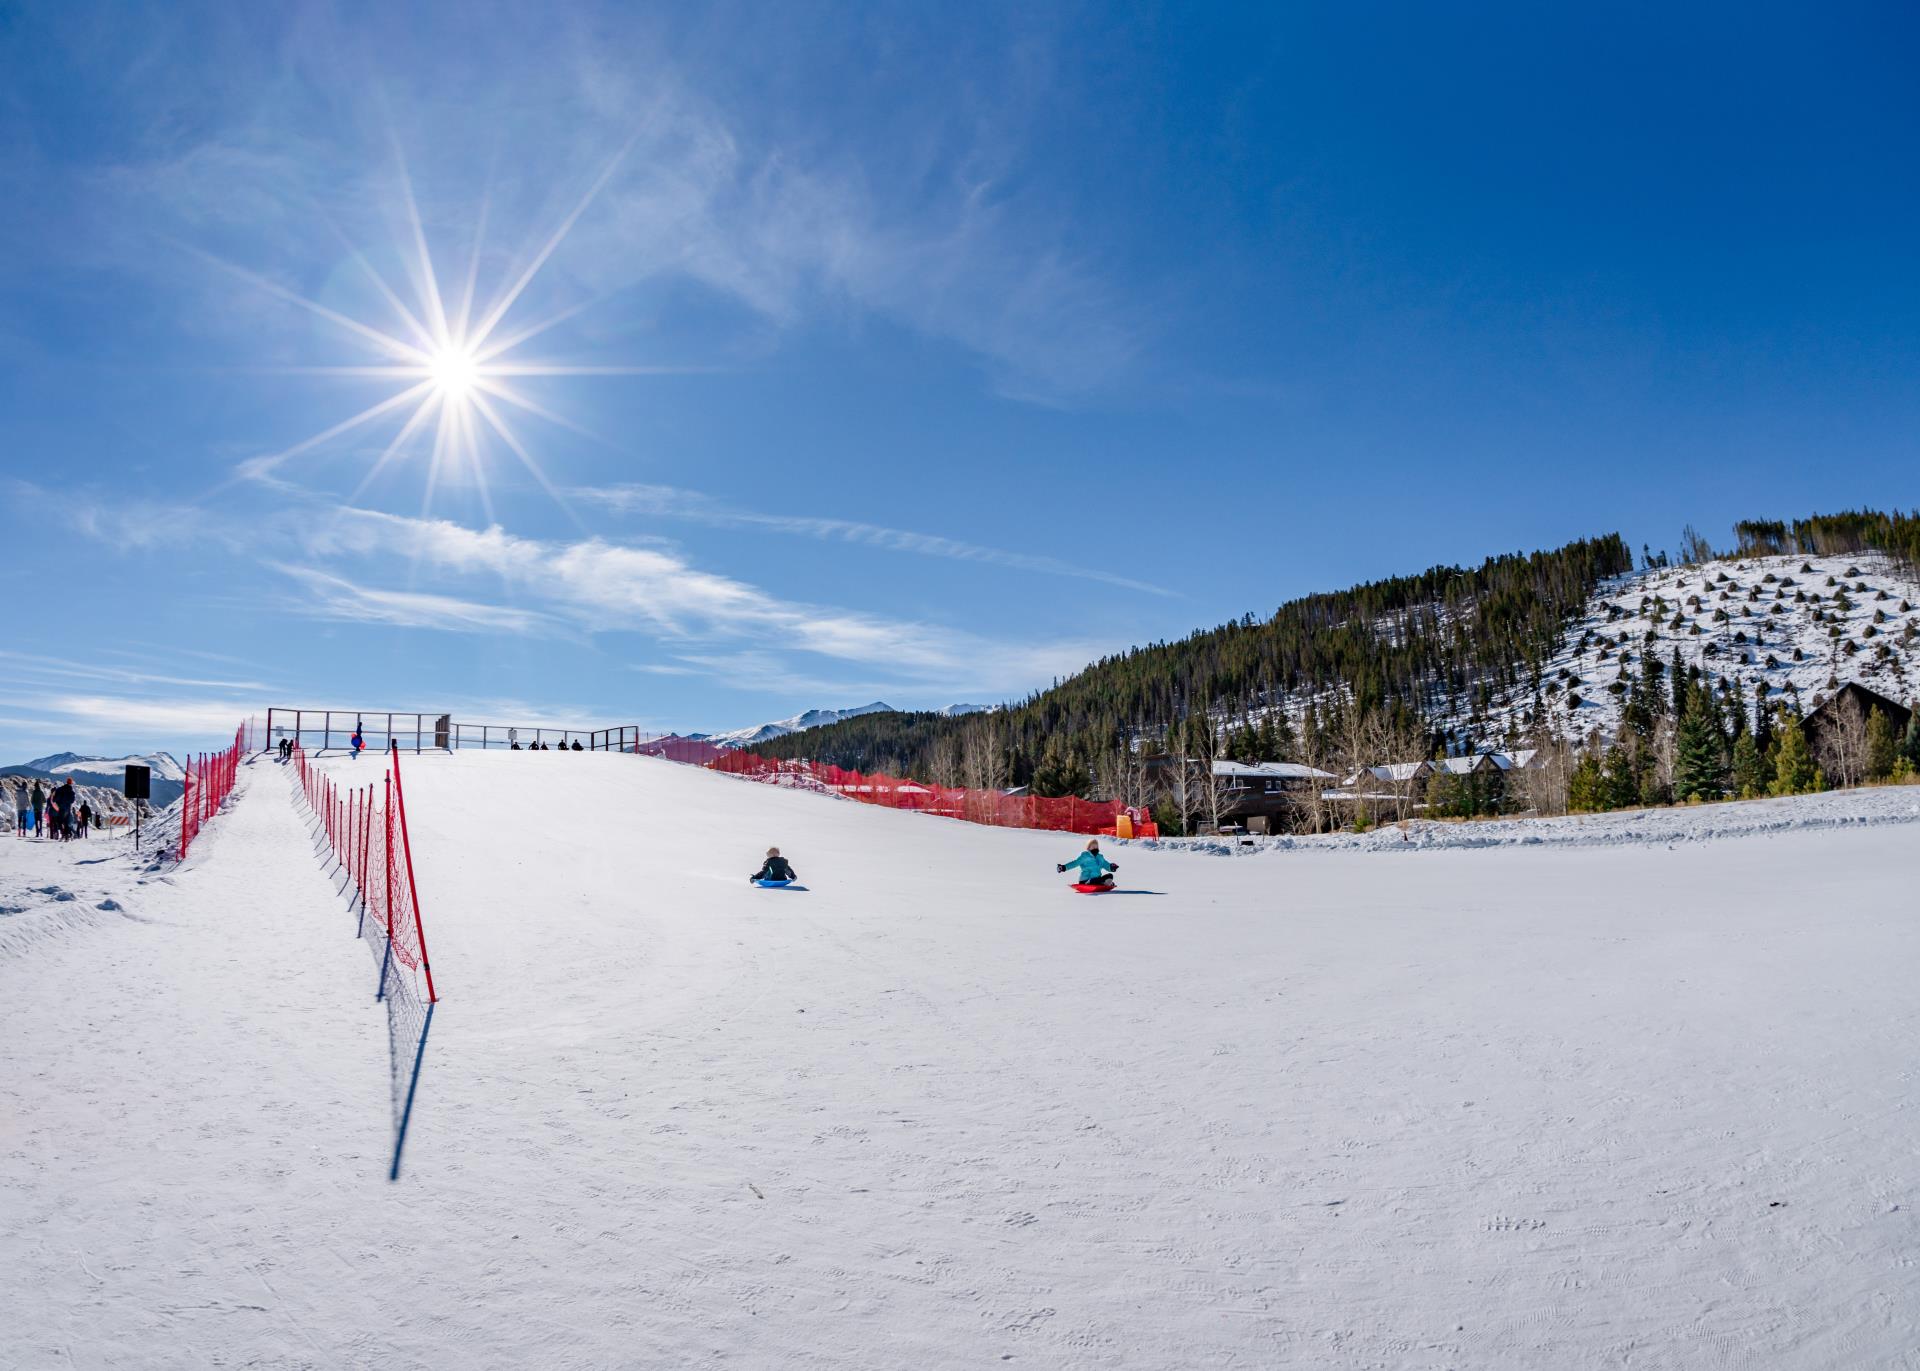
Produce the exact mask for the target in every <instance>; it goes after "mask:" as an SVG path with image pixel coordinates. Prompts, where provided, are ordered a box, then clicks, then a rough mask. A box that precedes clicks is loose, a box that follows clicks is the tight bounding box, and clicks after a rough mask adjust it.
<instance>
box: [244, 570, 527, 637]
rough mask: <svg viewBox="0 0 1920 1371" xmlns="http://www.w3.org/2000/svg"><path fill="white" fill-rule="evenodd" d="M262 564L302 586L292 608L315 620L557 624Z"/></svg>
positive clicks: (401, 624)
mask: <svg viewBox="0 0 1920 1371" xmlns="http://www.w3.org/2000/svg"><path fill="white" fill-rule="evenodd" d="M268 565H269V566H271V567H272V568H273V569H274V570H276V571H278V572H280V573H281V574H283V575H285V576H289V577H291V578H292V579H293V580H295V581H296V582H298V583H299V584H300V585H301V586H303V587H305V589H306V591H307V596H306V598H304V599H296V600H295V601H294V602H293V605H292V607H293V608H294V609H295V610H297V611H298V612H301V613H304V614H307V615H309V616H310V617H312V618H316V619H333V620H337V621H340V622H344V623H362V624H387V625H390V626H392V627H395V628H432V629H443V630H447V631H449V632H454V633H511V634H526V633H546V632H551V631H553V630H554V629H555V628H556V627H557V626H558V625H557V623H556V621H555V620H554V619H552V618H551V617H550V616H548V615H545V614H539V613H536V612H534V611H531V610H525V609H518V608H515V607H514V606H511V605H501V604H488V603H485V602H483V601H479V600H463V599H459V598H456V597H454V596H451V595H435V594H430V593H427V592H423V591H416V590H383V589H380V588H378V587H374V586H364V585H360V584H358V583H356V582H354V581H350V580H348V579H347V578H346V577H344V576H336V575H334V574H333V573H331V572H326V571H322V570H320V569H319V568H317V567H308V566H296V565H292V564H290V563H285V562H269V563H268Z"/></svg>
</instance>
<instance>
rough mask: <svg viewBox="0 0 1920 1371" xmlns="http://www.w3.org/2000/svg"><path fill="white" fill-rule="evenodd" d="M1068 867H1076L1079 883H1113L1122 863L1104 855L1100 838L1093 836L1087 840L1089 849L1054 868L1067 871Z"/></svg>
mask: <svg viewBox="0 0 1920 1371" xmlns="http://www.w3.org/2000/svg"><path fill="white" fill-rule="evenodd" d="M1068 867H1072V868H1074V870H1075V872H1076V873H1077V875H1078V879H1079V884H1081V885H1112V884H1113V873H1114V872H1116V871H1118V870H1119V869H1120V864H1119V863H1118V862H1110V861H1108V860H1107V859H1106V858H1105V857H1102V856H1101V855H1100V840H1099V839H1098V838H1091V839H1089V840H1088V841H1087V850H1086V851H1085V852H1082V853H1081V854H1080V855H1079V856H1078V857H1075V858H1074V859H1073V860H1072V861H1070V862H1062V863H1061V864H1060V865H1059V866H1056V867H1055V868H1054V870H1055V871H1065V870H1066V869H1067V868H1068Z"/></svg>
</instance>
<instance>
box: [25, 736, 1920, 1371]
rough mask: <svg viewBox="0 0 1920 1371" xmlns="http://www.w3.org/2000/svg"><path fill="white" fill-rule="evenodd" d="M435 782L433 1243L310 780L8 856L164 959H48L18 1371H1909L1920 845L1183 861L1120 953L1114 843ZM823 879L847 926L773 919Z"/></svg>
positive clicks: (359, 775) (96, 953)
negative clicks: (132, 857) (1109, 887)
mask: <svg viewBox="0 0 1920 1371" xmlns="http://www.w3.org/2000/svg"><path fill="white" fill-rule="evenodd" d="M331 764H332V765H333V766H334V767H335V769H336V770H338V771H339V772H341V773H342V774H343V775H345V776H348V777H350V778H352V779H353V780H355V781H362V780H366V779H370V778H376V777H377V775H378V762H377V760H375V759H369V758H362V759H360V760H359V761H357V762H349V761H347V760H345V759H340V760H338V761H335V762H332V763H331ZM406 765H407V767H408V771H407V777H406V781H407V792H406V795H407V804H408V809H409V813H410V816H411V820H412V833H413V852H414V859H415V865H416V867H417V875H418V880H419V888H420V896H421V904H422V908H423V910H424V911H425V915H426V920H427V936H428V942H429V946H430V950H431V952H432V956H433V963H434V970H435V973H436V977H437V979H438V982H439V985H440V989H441V993H442V995H443V996H444V999H443V1000H442V1002H441V1004H440V1006H439V1009H438V1011H437V1013H436V1017H435V1019H434V1023H433V1028H432V1034H431V1038H430V1041H429V1043H428V1046H427V1051H426V1058H425V1066H424V1070H423V1072H422V1077H421V1084H420V1102H419V1105H418V1107H417V1111H416V1115H415V1119H414V1124H413V1131H412V1135H411V1137H410V1139H409V1141H408V1144H407V1151H406V1158H405V1169H404V1171H403V1173H402V1176H401V1179H400V1181H399V1182H398V1183H397V1184H391V1185H390V1184H389V1183H388V1182H387V1181H386V1179H385V1174H386V1162H387V1157H388V1152H389V1148H390V1143H391V1137H390V1133H389V1118H388V1096H387V1067H388V1062H387V1046H386V1037H385V1020H384V1016H383V1015H382V1014H381V1013H380V1012H379V1011H378V1010H377V1009H376V1007H375V1006H374V1004H373V1003H372V990H373V977H372V967H371V965H370V962H369V959H368V958H367V956H366V955H365V951H364V949H363V948H362V947H361V946H360V945H358V944H357V943H356V942H355V941H354V940H353V938H352V936H351V935H352V932H353V916H352V915H351V914H350V913H349V912H348V910H347V908H346V906H345V904H344V903H343V902H342V901H341V900H340V899H339V898H338V897H337V896H336V895H335V893H334V891H335V889H336V886H337V882H338V879H339V878H338V877H337V876H332V877H330V876H329V875H328V874H327V872H326V870H325V868H324V867H323V865H322V862H321V860H320V859H319V858H318V857H316V855H315V851H314V847H313V845H312V843H311V841H310V839H309V830H308V825H307V823H306V822H305V819H304V815H303V814H302V812H301V811H300V810H299V809H298V808H297V807H296V805H295V803H294V801H293V799H292V794H291V787H290V785H289V784H288V778H287V775H286V773H285V771H284V770H283V769H281V768H278V767H275V766H274V765H272V764H271V763H267V762H260V763H256V764H254V765H252V766H249V767H248V768H246V769H245V773H244V778H243V781H242V784H241V787H240V791H239V794H238V796H237V799H236V802H235V803H234V804H233V805H232V806H231V807H230V808H229V810H228V811H227V812H226V813H225V814H223V815H222V816H220V817H219V818H218V819H216V820H215V821H214V823H213V824H212V825H210V826H209V827H208V829H207V830H206V831H205V833H204V835H203V836H202V837H201V838H200V840H199V841H198V843H197V844H196V846H195V850H194V853H193V855H192V856H191V857H190V858H189V859H188V861H187V862H186V863H185V865H184V866H182V867H180V868H178V869H177V870H174V871H172V872H170V873H167V874H165V875H155V874H154V873H152V872H145V873H142V872H139V871H137V870H136V869H135V868H134V867H133V866H132V865H131V863H126V864H122V863H120V862H119V859H117V858H116V859H112V860H109V861H108V862H106V863H103V864H99V865H95V866H87V867H82V866H81V865H79V863H81V862H82V861H87V860H91V859H93V858H95V857H98V856H100V855H102V854H101V853H100V852H99V851H98V850H84V849H82V847H81V845H77V844H76V845H74V846H73V847H70V848H64V849H62V848H54V847H51V846H50V845H39V844H26V843H13V842H11V841H10V842H9V843H8V844H0V863H4V867H0V869H3V870H4V871H5V872H6V873H7V876H8V879H9V880H11V879H12V877H13V876H14V874H15V873H16V872H18V873H20V874H21V879H20V882H19V890H20V891H22V892H26V891H28V890H29V889H30V888H31V887H32V886H36V885H59V886H61V887H63V888H69V889H74V890H81V891H84V897H85V898H86V899H89V900H93V899H95V898H96V897H98V898H116V899H120V900H121V902H122V903H125V904H127V905H128V908H127V911H126V913H125V915H124V916H120V915H115V916H113V917H105V916H102V917H99V918H94V917H88V918H75V919H73V920H70V921H68V922H67V923H65V924H64V925H62V926H60V927H59V928H57V929H55V930H52V931H50V932H49V933H48V934H47V935H46V936H40V937H36V938H34V939H32V940H31V941H30V942H27V943H24V944H22V945H20V946H6V945H4V944H0V1041H4V1042H5V1043H6V1049H7V1050H6V1053H5V1056H4V1058H0V1156H3V1157H4V1161H5V1165H4V1166H0V1213H4V1215H5V1217H6V1222H5V1223H4V1224H0V1309H3V1310H4V1311H5V1316H4V1317H0V1366H4V1367H9V1368H12V1367H21V1368H29V1367H30V1368H40V1367H66V1366H75V1367H89V1368H97V1367H141V1368H147V1367H205V1366H242V1365H247V1366H279V1367H334V1366H337V1367H381V1368H427V1367H449V1366H459V1367H463V1368H464V1367H482V1368H493V1367H499V1368H508V1367H514V1368H521V1367H541V1368H574V1367H581V1368H585V1367H718V1366H723V1365H726V1366H740V1367H781V1368H787V1367H794V1368H806V1367H816V1368H828V1367H832V1368H872V1367H903V1366H911V1367H923V1368H947V1367H954V1368H958V1367H980V1366H999V1365H1003V1364H1004V1365H1013V1366H1023V1365H1024V1366H1038V1367H1048V1368H1054V1367H1143V1368H1189V1367H1203V1366H1227V1365H1239V1366H1249V1367H1256V1366H1257V1367H1274V1366H1300V1367H1349V1368H1359V1367H1390V1368H1398V1367H1410V1368H1411V1367H1421V1368H1431V1367H1457V1368H1469V1367H1515V1368H1545V1367H1589V1366H1594V1367H1598V1366H1628V1365H1631V1366H1635V1367H1699V1366H1718V1365H1734V1364H1747V1365H1754V1366H1766V1367H1769V1368H1814V1367H1839V1366H1845V1367H1891V1366H1911V1365H1912V1364H1913V1362H1912V1356H1913V1351H1914V1349H1915V1347H1916V1346H1920V1264H1916V1263H1915V1261H1914V1258H1913V1253H1914V1252H1915V1250H1916V1244H1917V1242H1920V1231H1917V1229H1916V1223H1915V1207H1916V1204H1920V1193H1916V1191H1917V1190H1920V1182H1917V1180H1916V1166H1915V1159H1916V1153H1915V1148H1914V1141H1913V1139H1914V1136H1915V1125H1916V1119H1915V1117H1914V1103H1915V1089H1914V1086H1915V1075H1914V1073H1915V1068H1914V1065H1913V1052H1912V1046H1913V1043H1914V1041H1915V1040H1916V1031H1917V1030H1920V1022H1917V1020H1920V1010H1916V1000H1915V997H1914V994H1913V984H1912V970H1913V967H1914V966H1915V965H1917V964H1920V926H1917V916H1916V910H1915V907H1914V900H1913V894H1912V892H1913V871H1914V860H1915V855H1916V839H1917V838H1920V825H1917V824H1915V823H1914V822H1911V821H1905V822H1903V821H1900V820H1899V818H1898V816H1897V815H1894V816H1892V817H1885V818H1884V821H1877V822H1872V823H1860V824H1845V825H1841V824H1829V825H1828V826H1825V827H1812V828H1803V827H1796V826H1793V825H1792V824H1790V823H1789V824H1787V825H1786V826H1784V827H1781V828H1780V829H1778V830H1777V831H1771V832H1766V833H1763V834H1760V835H1759V836H1753V837H1745V838H1742V837H1726V838H1722V839H1719V840H1717V841H1712V842H1707V841H1697V842H1681V843H1674V844H1672V845H1669V844H1668V843H1667V842H1666V841H1662V840H1659V839H1658V838H1654V839H1652V840H1643V841H1635V842H1624V843H1620V844H1616V845H1576V844H1562V845H1549V846H1522V845H1511V844H1510V845H1502V846H1494V847H1489V848H1485V849H1479V850H1434V849H1428V850H1419V851H1411V852H1406V853H1405V854H1404V855H1400V856H1387V855H1383V854H1380V853H1376V852H1371V851H1364V850H1332V851H1326V852H1313V853H1306V852H1288V851H1272V852H1265V853H1261V854H1259V855H1258V858H1257V859H1254V860H1220V859H1219V858H1217V857H1211V856H1208V855H1205V854H1202V853H1194V852H1187V851H1175V850H1170V849H1169V850H1147V849H1145V848H1143V847H1141V846H1139V845H1135V846H1132V847H1121V848H1119V849H1117V850H1116V851H1114V855H1115V856H1116V857H1117V859H1118V861H1119V863H1120V868H1121V869H1120V873H1119V875H1120V878H1121V892H1120V893H1115V894H1109V895H1100V896H1094V897H1088V896H1079V895H1074V894H1072V893H1070V892H1069V891H1068V890H1067V889H1066V888H1065V879H1064V878H1063V877H1059V876H1057V875H1055V873H1054V864H1055V863H1058V862H1061V861H1063V860H1065V859H1066V858H1067V857H1069V856H1071V855H1072V854H1073V852H1074V851H1075V850H1076V849H1077V848H1078V847H1079V846H1080V840H1078V839H1075V838H1071V837H1066V836H1061V835H1047V834H1036V833H1024V832H1008V831H1002V830H992V829H983V828H976V827H971V826H968V825H964V824H960V823H956V822H951V821H946V820H939V819H930V818H926V817H924V816H919V815H914V814H910V813H900V812H894V811H890V810H885V809H878V808H868V807H864V806H860V805H856V804H853V803H850V802H847V801H844V800H839V799H835V798H832V797H829V796H822V795H817V794H808V793H804V792H793V791H787V790H782V789H778V788H775V787H769V786H758V785H753V784H749V783H746V782H742V781H737V780H733V779H730V778H727V777H723V776H717V775H713V774H708V773H704V772H700V771H696V770H693V769H689V768H684V767H677V766H674V765H672V764H671V763H667V762H662V761H655V760H651V759H640V758H632V757H624V756H619V755H613V754H604V753H582V754H571V753H568V754H544V753H540V754H528V753H490V754H480V753H466V754H462V755H458V756H455V757H450V758H446V757H443V758H421V759H419V760H417V761H415V760H414V759H412V758H408V759H407V761H406ZM1886 793H1892V792H1886ZM1721 808H1722V807H1711V808H1709V809H1706V810H1701V811H1686V812H1685V813H1684V814H1683V817H1694V816H1695V815H1703V814H1711V813H1713V812H1715V811H1716V810H1718V809H1721ZM1726 808H1731V807H1726ZM1789 812H1790V811H1789ZM772 844H778V845H779V846H780V847H781V849H782V851H783V852H784V853H785V854H786V855H787V856H788V857H789V858H790V859H791V860H792V861H793V863H794V865H795V867H796V868H797V869H798V872H799V875H800V877H801V879H802V881H803V882H804V883H805V884H806V885H807V886H808V887H809V889H808V890H807V891H806V892H804V893H802V892H795V891H763V890H758V889H755V888H753V887H752V886H750V885H749V884H748V882H747V877H748V874H749V873H750V872H752V871H753V870H754V869H755V867H756V866H757V864H758V862H759V860H760V858H761V855H762V854H763V853H764V851H765V849H766V848H767V847H768V846H769V845H772ZM1110 846H1111V845H1110ZM142 874H144V875H145V876H146V880H145V883H144V884H136V881H137V880H138V879H139V877H140V876H141V875H142ZM116 881H118V882H120V886H119V889H120V890H121V892H122V894H121V895H119V896H116V895H115V894H114V893H113V888H114V883H115V882H116ZM23 898H24V895H23ZM95 912H96V913H97V914H98V913H100V911H97V910H96V911H95ZM0 922H3V920H0Z"/></svg>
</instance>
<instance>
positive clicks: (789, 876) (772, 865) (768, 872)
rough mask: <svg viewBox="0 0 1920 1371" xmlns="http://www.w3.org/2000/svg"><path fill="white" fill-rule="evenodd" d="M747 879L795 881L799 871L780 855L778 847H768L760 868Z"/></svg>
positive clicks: (797, 878)
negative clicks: (765, 857)
mask: <svg viewBox="0 0 1920 1371" xmlns="http://www.w3.org/2000/svg"><path fill="white" fill-rule="evenodd" d="M747 879H748V880H749V881H797V880H799V879H800V873H799V872H797V871H795V870H794V869H793V867H792V866H791V865H790V864H789V863H788V861H787V859H786V858H785V857H782V856H781V855H780V849H779V848H777V847H770V848H768V849H767V859H766V861H764V862H762V863H761V864H760V869H759V870H758V871H756V872H754V873H753V874H752V875H751V876H749V877H747Z"/></svg>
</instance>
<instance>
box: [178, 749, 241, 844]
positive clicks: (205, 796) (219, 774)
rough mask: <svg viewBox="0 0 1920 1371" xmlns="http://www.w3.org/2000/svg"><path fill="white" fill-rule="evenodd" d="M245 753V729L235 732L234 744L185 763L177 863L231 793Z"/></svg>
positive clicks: (202, 754)
mask: <svg viewBox="0 0 1920 1371" xmlns="http://www.w3.org/2000/svg"><path fill="white" fill-rule="evenodd" d="M246 753H247V726H246V725H245V724H241V725H240V727H239V728H237V729H235V730H234V733H233V745H232V746H231V747H228V748H225V749H223V750H221V751H219V752H203V753H201V754H200V755H198V756H196V757H194V758H193V760H192V761H190V762H188V763H187V770H186V775H185V776H183V777H182V778H181V781H182V783H183V784H184V785H185V787H186V789H185V791H184V792H183V793H182V794H181V796H180V860H182V861H185V860H186V857H187V849H188V848H190V847H192V846H193V840H194V839H195V838H197V837H199V836H200V830H201V829H202V828H204V827H206V824H207V820H209V819H211V818H212V817H213V816H214V815H216V814H218V813H219V812H220V806H221V805H223V804H225V803H226V799H227V796H229V795H231V794H232V793H233V787H234V783H235V782H236V781H237V780H238V779H239V777H240V759H241V758H242V757H244V756H246Z"/></svg>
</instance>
